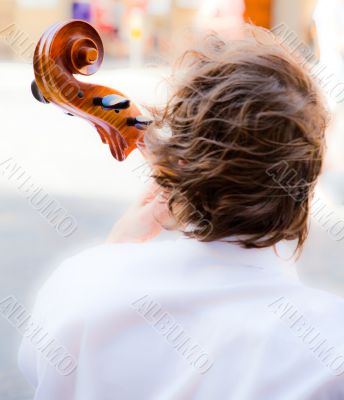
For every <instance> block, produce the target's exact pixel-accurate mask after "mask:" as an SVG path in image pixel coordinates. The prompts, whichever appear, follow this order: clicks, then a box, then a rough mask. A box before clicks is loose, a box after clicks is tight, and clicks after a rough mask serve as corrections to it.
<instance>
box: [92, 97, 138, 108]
mask: <svg viewBox="0 0 344 400" xmlns="http://www.w3.org/2000/svg"><path fill="white" fill-rule="evenodd" d="M93 104H94V105H95V106H101V107H103V108H105V109H107V110H115V111H116V112H119V111H120V110H125V109H126V108H129V107H130V100H128V99H126V98H124V97H122V96H118V95H116V94H110V95H108V96H104V97H94V98H93Z"/></svg>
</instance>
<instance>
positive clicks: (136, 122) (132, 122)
mask: <svg viewBox="0 0 344 400" xmlns="http://www.w3.org/2000/svg"><path fill="white" fill-rule="evenodd" d="M152 123H153V120H152V119H150V118H149V117H146V116H144V115H138V116H137V117H135V118H133V117H129V118H128V119H127V125H128V126H135V128H137V129H140V130H141V131H143V130H144V129H146V128H147V126H149V125H150V124H152Z"/></svg>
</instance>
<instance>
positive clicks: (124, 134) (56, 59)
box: [33, 20, 144, 161]
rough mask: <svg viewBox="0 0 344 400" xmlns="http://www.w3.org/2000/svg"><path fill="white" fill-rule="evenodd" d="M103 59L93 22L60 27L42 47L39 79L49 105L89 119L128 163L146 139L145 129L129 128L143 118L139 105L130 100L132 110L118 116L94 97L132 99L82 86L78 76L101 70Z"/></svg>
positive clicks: (38, 55) (38, 54)
mask: <svg viewBox="0 0 344 400" xmlns="http://www.w3.org/2000/svg"><path fill="white" fill-rule="evenodd" d="M103 56H104V49H103V44H102V41H101V39H100V36H99V35H98V33H97V31H96V30H95V29H94V28H93V27H92V26H91V25H90V24H88V23H86V22H84V21H79V20H73V21H69V22H60V23H57V24H55V25H53V26H52V27H50V28H49V29H48V30H47V31H46V32H45V33H44V34H43V35H42V37H41V39H40V41H39V42H38V44H37V47H36V51H35V55H34V61H33V63H34V72H35V80H36V83H37V86H38V89H39V91H40V92H41V94H42V95H43V96H44V98H45V99H46V100H47V101H48V102H50V103H54V104H56V105H57V106H59V107H61V108H62V109H64V110H65V112H66V113H69V114H72V115H74V116H78V117H81V118H83V119H85V120H87V121H89V122H90V123H91V124H92V125H93V126H94V127H95V128H96V130H97V131H98V133H99V135H100V137H101V139H102V141H103V142H104V143H106V144H108V145H109V147H110V150H111V153H112V155H113V156H114V157H115V158H116V159H117V160H119V161H122V160H124V159H125V158H126V157H127V156H128V155H129V154H130V153H131V151H132V150H134V149H135V148H136V145H137V141H138V140H142V138H143V134H144V132H143V131H142V130H140V129H137V127H136V126H128V124H127V120H128V118H130V119H132V118H135V117H137V116H138V115H140V111H139V109H138V107H137V106H136V105H135V104H133V103H132V102H130V106H129V108H127V109H124V110H120V111H119V112H116V111H114V110H113V109H104V108H103V107H102V106H99V105H95V104H94V98H99V97H104V96H107V95H112V94H115V95H120V96H123V97H125V98H126V96H125V95H124V94H123V93H121V92H119V91H118V90H115V89H112V88H108V87H106V86H100V85H93V84H90V83H84V82H80V81H79V80H77V79H76V77H75V75H77V74H81V75H91V74H94V73H95V72H97V70H98V69H99V67H100V66H101V63H102V61H103ZM114 74H115V72H114ZM80 146H82V144H80Z"/></svg>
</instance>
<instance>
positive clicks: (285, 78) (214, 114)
mask: <svg viewBox="0 0 344 400" xmlns="http://www.w3.org/2000/svg"><path fill="white" fill-rule="evenodd" d="M177 71H178V73H179V75H180V71H182V72H183V74H182V78H181V79H180V76H176V78H175V79H176V81H175V82H174V83H175V88H174V91H173V94H172V96H171V97H170V99H169V101H168V103H167V105H166V107H164V108H163V109H160V110H155V120H156V126H159V127H162V126H167V127H168V129H169V131H170V135H168V136H167V137H166V136H165V137H164V136H161V135H159V134H158V133H157V131H156V130H154V129H152V130H150V131H149V132H148V133H147V135H146V147H147V152H148V155H149V157H150V159H151V161H152V164H153V168H154V175H155V178H156V180H157V182H158V184H159V185H160V186H161V187H162V188H164V189H165V191H166V193H168V202H169V207H170V211H171V212H172V214H173V215H174V217H175V218H176V220H177V222H178V224H179V226H180V227H182V229H184V230H186V231H187V235H189V236H192V237H195V238H196V239H198V240H202V241H214V240H220V239H229V240H231V239H232V240H234V241H236V242H238V243H239V244H240V245H242V246H243V247H247V248H252V247H267V246H271V245H274V244H276V243H277V242H278V241H280V240H282V239H287V240H291V239H297V241H298V248H299V249H300V248H301V247H302V244H303V242H304V240H305V238H306V236H307V231H308V223H307V222H308V214H309V206H310V201H311V197H312V193H313V189H314V185H315V182H316V179H317V177H318V175H319V173H320V171H321V167H322V160H323V152H324V147H325V146H324V131H325V126H326V119H327V114H326V110H325V107H324V104H323V100H322V97H321V96H320V94H319V91H318V88H317V86H316V84H315V82H313V80H312V78H311V77H310V74H309V73H308V72H307V69H306V68H305V67H303V66H301V63H300V62H299V60H298V59H295V58H294V57H293V56H292V55H291V54H289V53H288V51H286V49H284V48H282V47H281V46H279V45H278V44H277V43H276V42H274V41H272V43H266V42H260V41H259V40H257V39H256V38H255V35H251V36H250V37H248V38H245V39H243V40H237V41H234V42H230V43H225V42H224V41H222V40H220V39H219V38H217V37H214V36H212V37H209V38H208V39H207V41H206V45H205V48H204V49H202V50H190V51H188V52H186V53H185V54H184V56H183V57H182V59H181V60H180V62H179V64H178V69H177Z"/></svg>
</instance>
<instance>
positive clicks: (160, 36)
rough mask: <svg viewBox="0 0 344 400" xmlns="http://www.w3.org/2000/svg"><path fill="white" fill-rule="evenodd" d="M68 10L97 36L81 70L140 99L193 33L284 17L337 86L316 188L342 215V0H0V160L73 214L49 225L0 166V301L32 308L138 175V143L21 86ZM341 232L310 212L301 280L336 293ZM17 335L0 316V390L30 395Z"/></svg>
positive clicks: (142, 170)
mask: <svg viewBox="0 0 344 400" xmlns="http://www.w3.org/2000/svg"><path fill="white" fill-rule="evenodd" d="M73 18H74V19H83V20H85V21H88V22H90V23H92V24H93V25H94V26H95V28H96V29H97V30H98V32H99V33H100V35H101V37H102V40H103V43H104V47H105V60H104V63H103V66H102V67H101V69H100V70H99V71H98V72H97V73H96V74H95V75H94V76H91V77H87V79H88V81H90V82H94V83H99V84H103V85H106V86H109V87H113V88H116V89H118V90H121V91H123V92H124V93H125V94H126V95H127V96H128V97H129V98H131V99H133V100H135V101H136V102H138V103H139V104H161V103H162V102H164V99H166V93H167V89H166V85H165V83H164V78H165V77H167V76H168V74H169V71H170V62H171V60H173V58H174V57H175V56H176V55H177V54H179V53H180V51H182V50H183V49H185V48H187V47H188V45H190V43H191V40H192V39H191V38H192V37H193V36H194V35H199V34H202V33H203V32H206V31H209V30H215V31H218V32H220V33H221V34H223V35H224V36H225V37H228V38H235V37H236V36H237V35H238V31H239V27H240V24H241V23H242V21H249V22H252V23H254V24H257V25H260V26H263V27H265V28H269V29H271V28H274V27H276V26H279V25H280V24H282V23H283V24H285V26H287V28H288V31H290V32H294V33H295V34H296V37H297V38H298V40H299V41H300V42H301V43H304V44H305V45H307V46H308V47H309V48H310V49H311V50H312V52H313V54H314V57H316V59H317V60H319V63H321V64H319V65H321V66H325V67H326V73H325V75H324V76H325V78H324V79H325V80H328V81H330V80H331V81H332V82H336V84H337V85H338V88H342V89H343V94H342V95H341V96H339V95H338V96H337V97H336V98H334V96H331V93H327V94H326V93H325V94H326V96H327V98H328V107H329V110H330V113H331V121H330V125H329V128H328V132H327V138H328V139H327V141H328V155H327V159H326V165H325V169H324V173H323V175H322V177H321V182H320V185H319V189H318V190H319V193H321V196H322V198H323V199H324V202H325V203H324V204H325V205H326V207H325V209H324V213H326V214H328V213H332V217H333V218H334V220H335V221H337V222H338V221H339V225H340V221H344V213H343V209H344V179H343V178H344V133H343V126H344V108H343V102H344V83H342V82H344V1H343V0H318V1H317V0H302V1H300V0H90V1H71V0H0V93H1V96H0V116H1V128H0V166H1V164H2V163H4V162H5V161H6V160H8V159H11V160H12V162H13V163H15V164H16V165H17V166H18V167H20V168H21V171H23V172H25V173H26V174H27V176H30V178H31V181H32V183H34V184H35V185H37V186H38V187H40V188H42V190H44V192H45V193H46V194H48V195H49V198H50V199H53V200H55V201H56V202H58V203H59V204H60V205H61V206H62V207H63V208H64V209H65V210H66V211H67V212H68V213H69V215H71V216H73V217H74V218H75V221H77V229H76V230H75V232H74V233H73V234H72V235H71V236H69V237H63V236H61V235H59V234H58V232H57V231H56V230H55V229H54V227H52V226H51V225H50V224H49V223H48V222H47V220H46V219H45V218H43V217H42V215H40V213H39V212H38V211H37V210H36V209H34V208H33V207H32V206H31V205H30V203H29V202H28V200H27V199H26V198H25V195H23V193H22V192H21V191H20V190H19V189H18V185H16V183H15V182H14V181H13V179H12V180H11V179H8V176H7V175H6V174H5V175H4V176H1V174H0V191H1V195H0V206H1V207H0V257H1V259H0V274H1V280H0V301H1V300H2V299H4V298H6V297H7V296H13V297H15V298H16V299H17V300H18V301H19V302H20V303H22V304H23V305H24V306H25V308H26V309H27V310H30V309H31V307H32V305H33V302H34V298H35V294H36V293H37V290H38V289H39V287H40V286H41V285H42V283H43V282H44V280H45V279H46V278H47V277H48V276H49V274H50V273H51V271H52V270H53V269H54V268H56V266H57V265H58V264H59V263H60V262H61V261H62V260H63V259H65V258H67V257H69V256H71V255H73V254H75V253H77V252H78V251H80V250H82V249H84V248H86V247H89V246H93V245H97V244H99V243H102V242H103V241H104V239H105V238H106V236H107V233H108V232H109V230H110V229H111V226H112V225H113V223H114V222H115V221H116V219H117V218H118V217H119V215H120V214H121V213H122V212H123V211H124V210H125V208H126V207H127V206H128V205H129V204H130V202H131V201H132V200H133V199H134V198H135V196H136V195H137V193H138V192H139V191H140V190H141V189H142V187H143V186H144V184H145V181H146V179H147V173H148V171H147V168H146V166H145V164H144V160H143V158H142V156H141V155H140V154H139V152H138V151H135V152H133V153H132V154H131V155H130V156H129V158H128V159H127V160H126V161H125V162H124V163H119V162H116V161H115V160H114V159H113V158H112V156H111V154H110V152H109V150H108V147H107V146H105V145H102V143H101V142H100V140H99V137H98V134H97V133H96V131H95V130H94V129H93V128H92V127H91V126H90V125H89V124H87V122H85V121H82V120H80V119H78V118H71V117H69V116H67V115H65V114H64V113H63V112H62V111H61V110H60V109H58V108H56V107H54V106H52V105H49V106H48V105H43V104H40V103H38V102H37V101H35V100H34V99H33V97H32V95H31V91H30V84H31V81H32V79H33V70H32V55H33V51H34V47H35V44H36V43H37V41H38V39H39V37H40V36H41V35H42V33H43V32H44V31H45V30H46V29H47V28H48V27H49V26H50V25H51V24H53V23H55V22H57V21H61V20H68V19H73ZM338 90H339V89H338ZM338 93H339V92H338ZM340 93H341V92H340ZM325 219H326V215H325ZM339 225H338V226H339ZM343 227H344V222H343ZM342 233H343V234H342V235H341V236H338V237H336V238H334V237H333V235H331V234H329V232H328V230H327V229H326V227H325V226H323V224H321V223H319V221H316V220H312V222H311V234H310V238H309V240H308V242H307V245H306V249H305V256H304V257H303V258H301V260H300V262H299V266H298V271H299V274H300V276H301V279H302V280H304V282H305V283H307V284H309V285H312V286H317V287H320V288H323V289H325V290H330V291H332V292H334V293H337V294H339V295H343V294H344V272H343V267H344V252H343V243H344V240H343V241H342V240H341V239H340V238H341V237H344V228H343V232H342ZM165 236H168V234H166V235H165ZM339 239H340V240H339ZM314 248H316V249H317V252H316V253H315V252H314ZM319 254H320V255H319ZM19 342H20V335H19V334H18V333H17V331H16V330H15V328H14V327H12V326H11V325H10V323H9V322H8V321H7V320H6V319H5V318H3V317H1V316H0V343H1V346H0V399H1V400H19V399H20V400H26V399H30V398H32V390H31V388H30V386H29V385H28V384H27V383H26V382H25V381H24V380H23V378H22V377H21V375H20V372H19V371H18V368H17V363H16V353H17V349H18V346H19Z"/></svg>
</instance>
